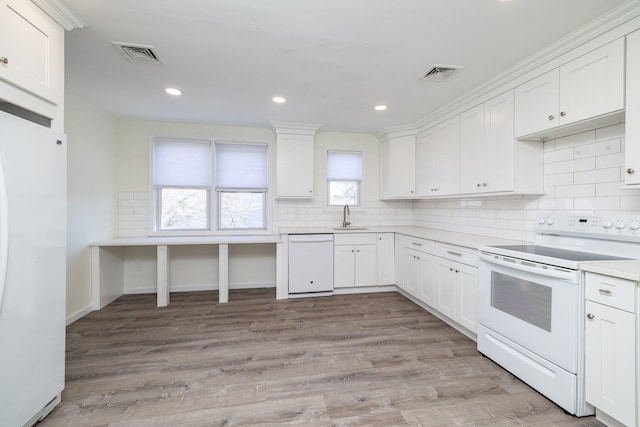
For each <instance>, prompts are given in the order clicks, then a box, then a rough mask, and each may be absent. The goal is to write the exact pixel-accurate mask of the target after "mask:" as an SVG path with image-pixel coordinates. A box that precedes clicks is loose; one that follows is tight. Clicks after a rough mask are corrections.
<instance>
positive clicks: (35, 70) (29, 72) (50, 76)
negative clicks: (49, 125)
mask: <svg viewBox="0 0 640 427" xmlns="http://www.w3.org/2000/svg"><path fill="white" fill-rule="evenodd" d="M0 6H1V7H2V10H0V57H4V58H6V61H7V63H6V64H5V63H0V79H3V80H7V81H8V82H10V83H11V84H13V85H15V86H18V87H20V88H22V89H24V90H26V91H27V92H31V93H32V94H34V95H37V96H39V97H41V98H43V99H46V100H47V101H49V102H52V103H53V104H57V103H58V102H59V100H60V96H61V93H60V92H61V86H62V76H61V73H60V71H61V66H62V64H61V61H62V55H63V52H62V41H63V38H64V32H63V29H62V28H61V27H60V26H59V25H57V24H56V23H55V22H53V20H51V19H50V18H49V17H48V16H47V15H46V14H45V13H44V12H42V11H41V10H40V9H39V8H38V7H36V6H35V5H34V4H33V3H31V2H30V1H25V0H0Z"/></svg>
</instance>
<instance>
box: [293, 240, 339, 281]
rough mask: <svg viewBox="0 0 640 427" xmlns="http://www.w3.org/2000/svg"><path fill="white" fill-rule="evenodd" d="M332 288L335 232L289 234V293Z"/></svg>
mask: <svg viewBox="0 0 640 427" xmlns="http://www.w3.org/2000/svg"><path fill="white" fill-rule="evenodd" d="M332 291H333V234H296V235H291V236H289V293H290V294H300V293H312V292H332Z"/></svg>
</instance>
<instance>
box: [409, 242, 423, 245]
mask: <svg viewBox="0 0 640 427" xmlns="http://www.w3.org/2000/svg"><path fill="white" fill-rule="evenodd" d="M411 244H412V245H414V246H422V243H417V242H411Z"/></svg>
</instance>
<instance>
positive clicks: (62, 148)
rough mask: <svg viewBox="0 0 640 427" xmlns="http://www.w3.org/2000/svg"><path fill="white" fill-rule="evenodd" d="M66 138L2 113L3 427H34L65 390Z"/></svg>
mask: <svg viewBox="0 0 640 427" xmlns="http://www.w3.org/2000/svg"><path fill="white" fill-rule="evenodd" d="M66 152H67V149H66V139H65V136H64V135H62V134H59V133H56V132H53V131H52V130H51V129H49V128H47V127H44V126H40V125H37V124H34V123H32V122H29V121H27V120H23V119H20V118H18V117H15V116H13V115H10V114H7V113H5V112H3V111H0V426H4V427H14V426H24V425H31V424H33V423H35V422H36V421H37V420H38V419H39V418H41V417H43V416H45V415H46V414H48V413H49V412H50V411H51V410H52V409H53V407H54V406H55V405H56V404H57V403H58V402H59V401H60V394H61V392H62V389H63V388H64V348H65V297H66V295H65V293H66V283H65V282H66V187H67V185H66V181H67V179H66V158H67V154H66Z"/></svg>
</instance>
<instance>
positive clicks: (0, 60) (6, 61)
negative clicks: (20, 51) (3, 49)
mask: <svg viewBox="0 0 640 427" xmlns="http://www.w3.org/2000/svg"><path fill="white" fill-rule="evenodd" d="M0 62H2V63H3V64H4V65H7V64H8V63H9V58H7V57H6V56H3V57H1V58H0Z"/></svg>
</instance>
